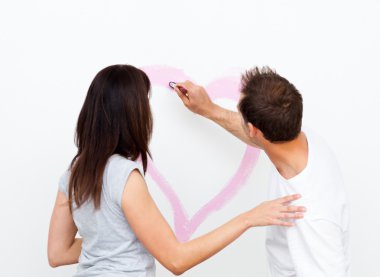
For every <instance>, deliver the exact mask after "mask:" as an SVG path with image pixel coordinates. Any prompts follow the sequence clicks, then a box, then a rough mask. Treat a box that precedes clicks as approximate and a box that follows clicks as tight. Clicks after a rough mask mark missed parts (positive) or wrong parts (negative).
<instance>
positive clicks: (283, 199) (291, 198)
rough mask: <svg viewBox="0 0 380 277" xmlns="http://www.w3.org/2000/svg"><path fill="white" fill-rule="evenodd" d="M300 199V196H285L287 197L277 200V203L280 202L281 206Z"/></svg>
mask: <svg viewBox="0 0 380 277" xmlns="http://www.w3.org/2000/svg"><path fill="white" fill-rule="evenodd" d="M300 198H301V194H293V195H287V196H284V197H281V198H279V199H278V202H280V203H281V204H286V203H287V202H292V201H295V200H298V199H300Z"/></svg>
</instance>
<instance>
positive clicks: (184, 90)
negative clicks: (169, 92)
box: [169, 82, 189, 97]
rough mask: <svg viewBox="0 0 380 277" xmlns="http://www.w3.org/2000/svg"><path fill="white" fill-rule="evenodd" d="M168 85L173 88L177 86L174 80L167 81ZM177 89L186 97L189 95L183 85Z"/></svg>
mask: <svg viewBox="0 0 380 277" xmlns="http://www.w3.org/2000/svg"><path fill="white" fill-rule="evenodd" d="M169 87H171V88H172V89H174V88H175V87H177V83H176V82H169ZM178 89H179V90H180V91H181V92H182V93H183V94H184V95H185V96H186V97H189V93H188V92H187V90H186V89H185V88H184V87H181V86H178Z"/></svg>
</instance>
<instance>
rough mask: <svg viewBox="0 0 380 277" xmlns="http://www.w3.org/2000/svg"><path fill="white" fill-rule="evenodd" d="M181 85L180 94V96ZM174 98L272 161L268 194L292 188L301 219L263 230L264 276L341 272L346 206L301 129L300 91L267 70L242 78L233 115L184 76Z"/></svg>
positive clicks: (328, 276) (318, 148)
mask: <svg viewBox="0 0 380 277" xmlns="http://www.w3.org/2000/svg"><path fill="white" fill-rule="evenodd" d="M184 89H185V90H186V93H184V92H185V91H184ZM175 90H176V92H177V94H178V96H179V97H180V98H181V100H182V101H183V103H184V104H185V106H186V107H187V108H188V109H190V110H191V111H193V112H195V113H197V114H199V115H202V116H204V117H206V118H209V119H210V120H212V121H214V122H216V123H217V124H219V125H220V126H222V127H223V128H225V129H226V130H227V131H229V132H231V133H232V134H233V135H235V136H236V137H238V138H239V139H241V140H242V141H244V142H245V143H247V144H250V145H252V146H254V147H257V148H261V149H263V150H264V151H265V153H266V154H267V155H268V157H269V159H270V160H271V161H272V163H273V165H274V167H273V174H272V175H273V176H272V180H271V182H270V184H269V190H268V191H269V197H270V198H271V199H272V198H276V197H280V196H282V195H286V194H293V193H300V194H301V195H302V198H301V199H300V200H299V202H298V203H297V204H300V205H301V204H302V205H303V206H306V208H307V213H306V214H305V217H304V219H301V220H299V221H297V222H296V223H295V226H294V227H292V228H288V229H286V228H283V227H269V228H268V229H267V239H266V247H267V253H268V255H267V256H268V262H269V275H270V276H272V277H285V276H286V277H287V276H293V277H295V276H297V277H319V276H323V277H338V276H339V277H340V276H342V277H346V276H348V275H349V258H348V221H349V215H348V206H347V200H346V194H345V190H344V187H343V181H342V177H341V174H340V170H339V166H338V164H337V161H336V158H335V157H334V154H333V153H332V151H331V150H330V148H329V147H328V145H327V144H326V143H325V141H323V139H321V138H320V137H319V136H318V135H316V134H315V133H314V132H312V131H310V130H308V129H302V130H301V124H302V111H303V105H302V96H301V94H300V93H299V92H298V90H297V89H296V88H295V86H294V85H293V84H291V83H290V82H289V81H288V80H286V79H285V78H283V77H281V76H280V75H278V74H277V73H276V72H274V71H273V70H271V69H270V68H263V69H259V68H254V69H252V70H249V71H247V72H246V73H245V74H244V75H243V76H242V87H241V98H240V101H239V104H238V109H239V112H233V111H229V110H226V109H224V108H222V107H220V106H218V105H216V104H215V103H213V102H212V101H211V100H210V98H209V97H208V95H207V93H206V91H205V89H204V88H202V87H200V86H198V85H196V84H193V83H191V82H189V81H186V82H184V83H178V84H177V86H176V88H175Z"/></svg>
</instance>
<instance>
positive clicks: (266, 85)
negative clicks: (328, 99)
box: [239, 67, 302, 142]
mask: <svg viewBox="0 0 380 277" xmlns="http://www.w3.org/2000/svg"><path fill="white" fill-rule="evenodd" d="M241 80H242V87H241V93H242V98H241V100H240V102H239V110H240V112H241V113H242V115H243V118H244V120H245V121H246V122H250V123H252V124H253V125H254V126H255V127H256V128H258V129H259V130H260V131H261V132H262V133H263V135H264V137H265V138H266V139H267V140H269V141H270V142H283V141H290V140H293V139H295V138H296V137H297V136H298V134H299V133H300V131H301V125H302V96H301V94H300V93H299V92H298V90H297V89H296V88H295V86H294V85H293V84H291V83H290V82H289V81H288V80H286V79H285V78H283V77H281V76H280V75H278V74H277V73H276V72H275V71H274V70H272V69H270V68H269V67H264V68H261V69H260V68H258V67H255V68H253V69H251V70H248V71H246V72H245V74H243V76H242V79H241Z"/></svg>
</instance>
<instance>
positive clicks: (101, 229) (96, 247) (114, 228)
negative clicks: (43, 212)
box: [59, 154, 155, 277]
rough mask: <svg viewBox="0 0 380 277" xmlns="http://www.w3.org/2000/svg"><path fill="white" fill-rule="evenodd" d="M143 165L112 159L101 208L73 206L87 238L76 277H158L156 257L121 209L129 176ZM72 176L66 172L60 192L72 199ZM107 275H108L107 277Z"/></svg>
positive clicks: (114, 156)
mask: <svg viewBox="0 0 380 277" xmlns="http://www.w3.org/2000/svg"><path fill="white" fill-rule="evenodd" d="M134 169H139V170H140V172H141V174H143V171H142V169H141V167H140V165H139V164H138V163H136V162H134V161H131V160H128V159H126V158H124V157H123V156H121V155H118V154H114V155H112V156H111V157H110V158H109V159H108V162H107V165H106V167H105V170H104V174H103V187H102V196H101V205H100V208H99V209H98V210H95V209H94V205H93V203H92V201H90V202H89V201H87V202H85V203H84V204H83V205H82V206H80V208H79V209H77V208H76V205H75V203H74V204H73V219H74V222H75V224H76V226H77V228H78V232H79V234H80V235H81V237H82V238H83V243H82V252H81V255H80V258H79V265H78V271H77V274H76V275H75V276H77V277H79V276H133V277H135V276H136V277H137V276H138V277H147V276H154V275H155V264H154V259H153V257H152V256H151V255H150V254H149V253H148V252H147V250H146V249H145V247H144V246H143V245H142V244H141V243H140V242H139V240H138V239H137V238H136V236H135V234H134V232H133V231H132V229H131V228H130V226H129V224H128V221H127V220H126V218H125V216H124V213H123V211H122V209H121V199H122V194H123V190H124V187H125V184H126V182H127V179H128V176H129V174H130V173H131V172H132V171H133V170H134ZM69 174H70V172H68V171H66V172H65V173H64V174H63V175H62V177H61V179H60V182H59V188H60V190H61V191H62V192H64V193H65V194H66V196H67V195H68V183H69V176H70V175H69ZM105 272H107V275H105Z"/></svg>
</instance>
